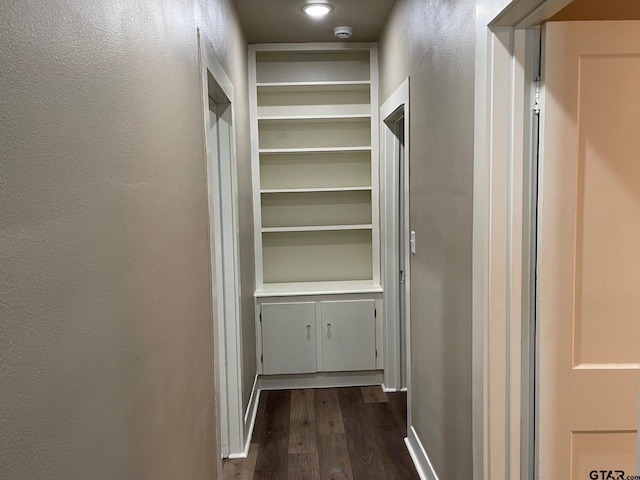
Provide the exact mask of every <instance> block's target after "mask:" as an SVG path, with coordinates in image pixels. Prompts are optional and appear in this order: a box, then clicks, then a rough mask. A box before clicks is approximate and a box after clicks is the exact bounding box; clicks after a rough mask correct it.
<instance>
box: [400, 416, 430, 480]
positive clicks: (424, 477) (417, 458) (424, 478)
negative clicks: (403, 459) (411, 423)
mask: <svg viewBox="0 0 640 480" xmlns="http://www.w3.org/2000/svg"><path fill="white" fill-rule="evenodd" d="M407 433H408V435H407V438H405V439H404V443H406V444H407V448H408V449H409V455H411V460H413V463H414V465H415V466H416V470H417V471H418V475H419V476H420V480H438V475H437V474H436V471H435V470H434V469H433V465H431V462H430V461H429V457H428V456H427V452H426V451H425V450H424V447H423V446H422V442H421V441H420V438H418V434H417V433H416V431H415V430H414V428H413V427H410V428H409V431H408V432H407Z"/></svg>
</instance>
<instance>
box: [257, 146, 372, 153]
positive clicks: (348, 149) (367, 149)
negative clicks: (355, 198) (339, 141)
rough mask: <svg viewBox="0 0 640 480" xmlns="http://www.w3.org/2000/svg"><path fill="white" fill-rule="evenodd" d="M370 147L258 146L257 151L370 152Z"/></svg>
mask: <svg viewBox="0 0 640 480" xmlns="http://www.w3.org/2000/svg"><path fill="white" fill-rule="evenodd" d="M370 151H371V147H365V146H362V147H315V148H260V149H259V150H258V153H264V154H278V153H328V152H370Z"/></svg>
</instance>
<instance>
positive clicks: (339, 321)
mask: <svg viewBox="0 0 640 480" xmlns="http://www.w3.org/2000/svg"><path fill="white" fill-rule="evenodd" d="M321 305H322V322H321V325H322V333H321V335H322V370H323V371H325V372H336V371H345V370H374V369H375V368H376V322H375V314H374V309H375V302H374V300H354V301H336V302H321Z"/></svg>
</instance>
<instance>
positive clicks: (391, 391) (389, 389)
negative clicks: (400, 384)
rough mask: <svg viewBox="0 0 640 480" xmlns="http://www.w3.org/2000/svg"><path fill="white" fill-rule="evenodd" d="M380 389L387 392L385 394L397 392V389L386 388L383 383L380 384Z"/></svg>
mask: <svg viewBox="0 0 640 480" xmlns="http://www.w3.org/2000/svg"><path fill="white" fill-rule="evenodd" d="M380 386H381V387H382V391H383V392H387V393H393V392H397V391H398V389H397V388H389V387H387V386H386V385H385V384H384V382H383V383H382V385H380Z"/></svg>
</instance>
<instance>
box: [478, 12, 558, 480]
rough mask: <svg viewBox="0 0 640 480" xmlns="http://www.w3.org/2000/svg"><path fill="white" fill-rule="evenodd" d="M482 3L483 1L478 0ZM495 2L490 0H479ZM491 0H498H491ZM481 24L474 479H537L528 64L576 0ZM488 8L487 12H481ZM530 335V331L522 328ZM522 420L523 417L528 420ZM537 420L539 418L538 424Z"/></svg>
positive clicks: (494, 17) (505, 14) (489, 15)
mask: <svg viewBox="0 0 640 480" xmlns="http://www.w3.org/2000/svg"><path fill="white" fill-rule="evenodd" d="M479 3H480V2H479ZM481 3H486V4H491V2H489V1H486V2H481ZM493 3H494V4H495V2H493ZM499 3H500V4H501V5H502V7H503V8H501V9H500V10H498V11H495V12H493V13H488V12H487V11H486V10H483V9H479V10H478V12H481V13H482V15H479V16H478V23H477V28H476V69H475V115H474V118H475V120H474V123H475V128H474V131H475V135H474V138H475V145H474V187H473V189H474V201H473V205H474V207H473V210H474V211H473V319H472V324H473V341H472V352H473V353H472V365H473V368H472V402H473V416H472V425H473V452H474V459H473V462H474V469H473V470H474V480H507V479H510V478H526V479H529V478H532V477H531V474H532V473H531V472H532V469H533V466H534V462H535V458H531V455H529V452H531V448H532V445H531V443H532V442H533V441H534V438H533V431H532V429H531V427H532V426H531V425H528V424H527V419H530V415H529V414H530V412H529V410H528V408H529V407H528V405H529V397H528V396H530V395H533V394H534V392H531V391H530V388H527V387H526V386H529V387H530V386H531V385H532V384H531V380H532V379H531V376H532V375H533V372H532V370H530V369H529V360H528V358H527V357H526V355H527V353H528V352H527V351H526V348H524V349H523V348H522V345H523V339H524V338H525V337H526V335H527V329H528V326H529V325H530V318H529V317H530V315H529V313H528V312H530V308H529V307H530V302H531V301H535V299H533V298H531V288H532V287H533V286H532V285H531V284H530V279H531V278H532V272H531V265H532V263H531V255H535V252H534V251H531V243H530V242H531V240H532V239H531V238H530V235H529V234H528V231H527V225H525V224H524V222H525V220H526V219H529V218H530V216H531V215H532V208H534V207H535V205H531V197H530V196H527V188H526V182H528V181H529V180H530V179H529V178H528V176H527V175H529V174H530V171H529V169H528V165H529V163H528V162H529V161H530V154H531V150H530V148H529V147H530V141H529V134H530V132H527V131H526V125H527V122H526V120H525V119H526V118H527V115H529V111H528V101H529V92H528V85H527V71H528V70H527V69H529V68H530V65H531V63H532V61H533V55H534V49H533V48H531V45H532V31H531V30H529V31H525V30H524V29H528V28H530V27H533V26H535V25H537V24H538V23H540V22H541V21H544V20H546V19H547V18H549V17H550V16H552V15H553V14H555V13H556V12H558V11H559V10H561V9H562V8H563V7H564V6H566V5H567V4H568V3H570V0H546V1H543V2H540V1H539V0H513V1H511V2H507V1H503V2H499ZM495 6H499V5H495ZM483 15H484V16H485V17H486V18H484V19H483ZM523 335H524V336H523ZM523 421H524V423H523ZM533 427H535V425H534V426H533Z"/></svg>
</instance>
